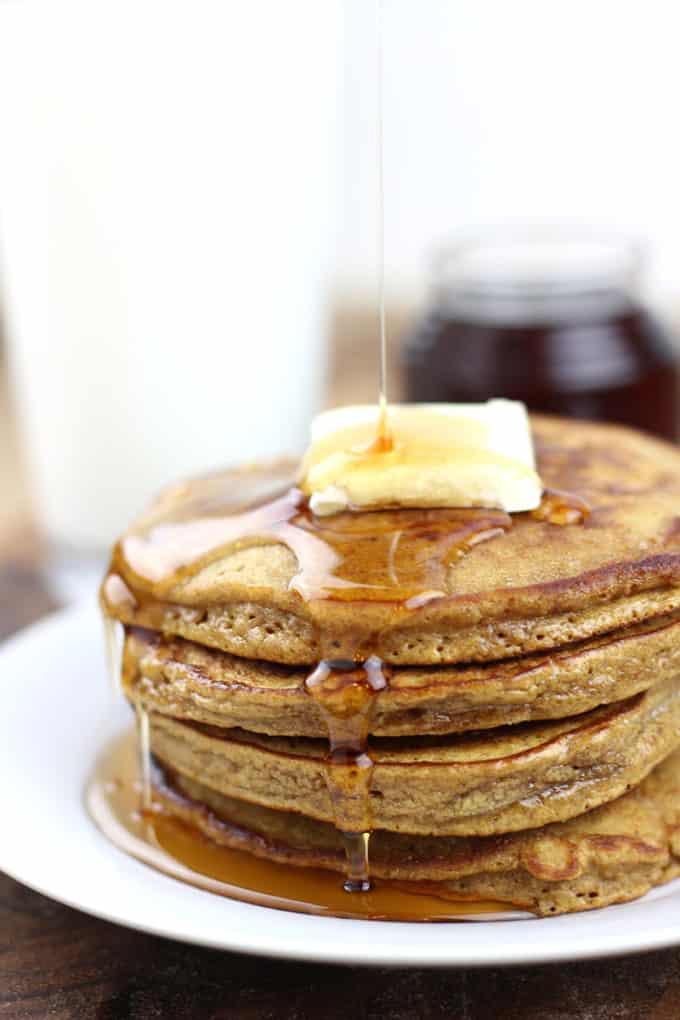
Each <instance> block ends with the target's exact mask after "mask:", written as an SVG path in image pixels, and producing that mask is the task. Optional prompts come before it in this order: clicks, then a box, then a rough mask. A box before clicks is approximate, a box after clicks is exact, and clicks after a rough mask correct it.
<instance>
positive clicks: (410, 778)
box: [149, 677, 680, 836]
mask: <svg viewBox="0 0 680 1020" xmlns="http://www.w3.org/2000/svg"><path fill="white" fill-rule="evenodd" d="M149 720H150V737H151V750H152V751H153V753H154V754H155V755H156V756H157V758H158V759H159V760H160V762H161V763H162V764H163V765H164V766H166V767H168V768H170V769H172V770H173V771H175V772H178V773H180V774H181V775H183V776H185V777H188V778H190V779H194V780H196V781H198V782H200V783H201V784H202V785H204V786H206V787H208V788H209V789H212V790H214V791H216V792H218V793H221V794H224V795H226V796H228V797H234V798H237V799H242V800H246V801H249V802H252V803H256V804H262V805H263V806H266V807H270V808H274V809H277V810H285V811H295V812H297V813H300V814H303V815H306V816H308V817H310V818H315V819H317V820H320V821H325V822H333V821H334V818H335V815H334V807H333V801H332V799H331V796H330V793H329V789H328V786H327V778H328V772H327V765H326V754H327V747H328V745H327V742H326V741H323V740H311V739H308V738H294V737H270V736H262V735H258V734H254V733H247V732H245V731H243V730H224V729H218V728H216V727H206V726H203V725H200V724H197V723H187V722H181V721H178V720H175V719H171V718H168V717H166V716H163V715H160V714H156V713H152V714H151V715H150V716H149ZM679 743H680V678H679V677H676V678H673V679H671V680H666V681H664V682H663V683H660V684H657V685H656V686H654V687H652V688H650V690H648V691H646V692H644V693H641V694H636V695H634V696H633V697H631V698H628V699H627V700H625V701H621V702H616V703H614V704H613V705H609V706H606V707H603V708H599V709H595V710H593V711H591V712H588V713H585V714H583V715H580V716H575V717H573V718H570V719H566V720H560V721H552V722H541V723H525V724H522V725H518V726H509V727H504V728H502V729H497V730H490V731H485V732H484V731H483V732H480V733H477V734H467V735H463V736H460V735H459V736H448V737H442V736H438V737H432V738H428V737H420V738H415V737H413V738H398V739H389V738H373V739H372V741H371V743H370V746H369V754H370V762H372V763H373V768H372V776H371V777H370V794H369V798H368V803H369V814H370V818H371V821H372V827H373V828H377V829H387V830H390V831H395V832H405V833H413V834H418V835H431V834H434V835H460V836H463V835H476V836H488V835H492V834H497V833H504V832H510V831H516V830H521V829H526V828H530V827H531V828H534V827H536V826H540V825H545V824H548V823H551V822H554V821H563V820H565V819H567V818H572V817H574V816H575V815H577V814H580V813H583V812H585V811H589V810H590V809H592V808H594V807H596V806H598V805H600V804H603V803H606V802H607V801H610V800H613V799H614V798H616V797H618V796H620V795H621V794H623V793H624V792H626V791H627V790H629V789H630V788H631V787H632V786H633V785H635V784H637V783H639V782H640V781H641V780H642V779H643V778H644V777H645V776H646V775H647V774H648V773H649V772H650V771H651V769H652V768H654V766H655V765H657V764H658V763H659V762H660V761H661V760H662V759H663V758H664V757H665V756H666V755H668V754H669V753H671V752H672V751H673V750H674V749H675V748H676V747H677V746H678V744H679ZM367 764H368V760H366V759H365V760H364V761H363V762H362V763H361V764H360V763H358V762H357V761H356V760H355V761H354V763H353V764H352V765H347V766H346V768H347V769H349V770H350V771H351V770H352V769H353V770H354V772H356V771H357V770H358V769H359V768H361V769H365V768H366V767H367Z"/></svg>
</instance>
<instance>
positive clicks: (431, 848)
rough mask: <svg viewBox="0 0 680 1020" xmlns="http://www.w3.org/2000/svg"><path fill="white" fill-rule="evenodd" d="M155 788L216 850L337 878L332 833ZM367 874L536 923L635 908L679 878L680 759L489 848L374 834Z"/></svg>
mask: <svg viewBox="0 0 680 1020" xmlns="http://www.w3.org/2000/svg"><path fill="white" fill-rule="evenodd" d="M153 780H154V787H155V797H156V798H157V800H158V801H159V802H160V803H161V804H162V805H163V806H164V807H165V808H166V809H167V810H168V811H169V812H171V813H172V814H173V815H175V816H177V817H179V818H182V819H184V821H186V822H189V823H190V824H192V825H193V826H195V827H196V828H198V829H199V830H201V831H202V832H203V833H204V834H205V835H207V836H209V837H210V838H211V839H212V840H214V841H216V842H217V843H220V844H222V845H225V846H229V847H233V848H236V849H239V850H246V851H247V852H249V853H252V854H255V855H256V856H258V857H263V858H266V859H269V860H274V861H279V862H285V863H289V864H294V865H298V866H307V867H323V868H328V869H332V870H334V871H338V872H342V871H344V867H345V862H344V853H343V849H342V843H341V840H340V835H339V833H337V832H336V830H335V829H334V828H333V827H332V826H330V825H325V824H323V823H322V822H315V821H311V820H310V819H308V818H305V817H303V816H300V815H295V814H288V813H284V812H277V811H272V810H270V809H268V808H265V807H260V806H256V805H253V804H248V803H246V802H243V801H239V800H233V799H230V798H228V797H225V796H223V795H221V794H219V793H216V792H215V791H214V790H212V789H210V788H208V787H207V786H205V785H203V784H201V783H198V782H196V781H195V780H192V779H188V778H186V777H183V776H181V775H177V774H173V773H165V772H164V771H163V770H161V769H156V770H154V776H153ZM371 868H372V871H373V874H374V875H376V876H377V877H382V878H389V879H393V880H397V881H399V882H400V883H407V884H408V887H409V888H413V889H420V890H421V891H426V890H427V891H429V892H435V893H436V894H437V895H440V896H445V897H446V896H447V895H448V896H451V897H452V898H456V897H457V898H460V897H461V896H470V897H473V898H483V899H492V900H500V901H502V902H505V903H507V904H508V905H511V906H513V907H520V908H523V909H526V910H530V911H533V912H534V913H536V914H541V915H547V914H559V913H565V912H571V911H579V910H590V909H593V908H596V907H603V906H606V905H607V904H610V903H620V902H623V901H626V900H631V899H634V898H636V897H638V896H641V895H643V894H644V893H645V892H647V891H648V890H649V889H650V888H651V887H652V886H654V885H658V884H660V883H662V882H666V881H668V880H669V879H671V878H673V877H675V876H676V875H678V874H679V873H680V752H675V753H674V754H672V755H671V756H670V757H668V758H667V759H666V760H665V761H664V762H663V763H661V764H660V765H658V766H657V767H656V768H655V769H654V771H653V772H652V773H651V774H650V775H649V776H648V777H647V778H646V779H645V780H644V781H643V782H642V784H641V785H640V786H639V787H638V788H637V789H635V790H633V791H631V792H630V793H628V794H626V795H625V796H623V797H620V798H619V799H617V800H615V801H613V802H612V803H610V804H607V805H605V806H603V807H599V808H596V809H595V810H593V811H590V812H589V813H588V814H585V815H582V816H581V817H579V818H575V819H572V820H571V821H568V822H562V823H556V824H553V825H549V826H546V827H545V828H541V829H532V830H529V831H525V832H519V833H513V834H511V835H506V836H502V837H493V838H486V839H485V838H481V839H474V838H460V837H458V838H445V837H429V838H428V837H409V836H403V835H399V834H395V833H387V832H375V833H374V834H373V836H372V837H371ZM413 883H417V885H413Z"/></svg>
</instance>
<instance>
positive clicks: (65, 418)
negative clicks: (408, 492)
mask: <svg viewBox="0 0 680 1020" xmlns="http://www.w3.org/2000/svg"><path fill="white" fill-rule="evenodd" d="M339 48H340V39H339V16H338V10H337V4H336V2H335V0H324V2H323V3H319V2H318V0H288V2H286V3H279V2H277V0H248V2H243V3H240V2H238V3H237V2H225V0H215V2H206V0H192V2H187V3H177V2H175V3H168V2H159V0H133V2H127V0H123V2H121V0H108V2H103V0H83V2H74V0H68V2H65V0H60V2H59V3H47V2H46V3H40V2H32V0H26V2H24V3H22V4H2V5H0V139H1V143H0V144H1V147H2V148H1V156H0V243H1V245H2V253H3V291H4V305H5V315H6V319H7V332H8V334H9V339H10V347H11V355H12V364H13V375H14V380H15V384H16V388H17V403H18V405H19V410H20V413H21V420H22V425H23V431H24V437H25V444H26V449H27V453H28V457H29V466H30V468H31V470H32V480H33V483H34V489H35V495H36V506H37V509H38V511H39V514H40V516H41V518H42V521H43V523H44V526H45V528H46V531H47V533H48V535H49V536H50V537H51V538H52V539H53V540H54V541H55V542H57V543H59V544H61V545H62V546H72V547H76V548H79V549H85V548H90V549H93V550H96V549H101V548H103V547H105V546H106V545H108V543H109V542H110V541H111V540H112V539H113V537H114V536H115V535H116V533H117V532H119V531H120V530H121V528H123V527H124V526H125V524H126V522H127V521H128V520H129V518H130V517H131V516H132V515H133V514H134V513H135V512H136V511H137V510H139V509H140V507H141V506H142V505H143V504H144V503H145V502H146V500H147V499H148V497H149V496H150V494H151V493H152V492H153V491H154V490H156V489H157V488H158V487H159V486H161V485H163V484H164V483H166V482H168V481H169V480H172V479H174V478H177V477H181V476H182V475H186V474H190V473H195V472H200V471H203V470H206V469H211V468H215V467H217V466H220V465H223V464H229V463H233V462H237V461H243V460H249V459H251V458H257V457H269V456H274V455H277V454H281V453H285V452H295V451H299V450H301V449H302V447H303V446H304V445H305V442H306V438H307V432H308V426H309V422H310V419H311V417H312V415H313V414H314V413H315V412H316V411H317V410H318V409H319V407H320V405H321V403H322V400H323V380H324V370H325V339H324V329H325V298H326V280H327V270H328V264H329V256H331V255H332V249H333V228H334V224H333V222H332V219H333V215H332V214H333V210H334V209H335V208H336V205H337V202H336V195H335V184H334V170H335V151H334V144H335V138H336V124H335V119H336V104H337V87H338V63H339V61H338V51H339Z"/></svg>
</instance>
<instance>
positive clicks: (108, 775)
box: [86, 733, 515, 921]
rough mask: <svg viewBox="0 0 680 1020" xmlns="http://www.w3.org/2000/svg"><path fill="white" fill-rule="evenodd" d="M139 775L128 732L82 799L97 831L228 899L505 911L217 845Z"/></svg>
mask: <svg viewBox="0 0 680 1020" xmlns="http://www.w3.org/2000/svg"><path fill="white" fill-rule="evenodd" d="M142 796H143V783H142V780H141V777H140V772H139V758H138V755H137V741H136V737H135V735H134V734H132V733H131V734H128V735H127V736H125V737H123V738H118V739H117V740H116V741H115V743H114V744H112V745H111V747H110V748H109V749H107V750H106V752H105V753H104V754H103V756H102V758H101V759H100V761H99V763H98V765H97V767H96V769H95V772H94V774H93V776H92V778H91V780H90V783H89V785H88V788H87V791H86V804H87V807H88V810H89V812H90V814H91V816H92V817H93V818H94V820H95V822H96V823H97V825H98V826H99V828H100V829H101V830H102V832H103V833H104V834H105V835H106V836H107V837H108V838H109V839H110V840H111V842H113V843H114V844H115V845H116V846H118V847H120V848H121V849H122V850H124V851H125V852H126V853H128V854H130V855H131V856H133V857H136V858H138V859H139V860H141V861H143V862H144V863H145V864H148V865H149V866H150V867H153V868H154V869H155V870H157V871H161V872H163V873H164V874H167V875H170V876H171V877H173V878H176V879H178V880H179V881H182V882H185V883H187V884H189V885H193V886H197V887H198V888H200V889H205V890H207V891H209V892H212V893H216V894H218V895H220V896H226V897H228V898H229V899H236V900H242V901H245V902H247V903H256V904H259V905H260V906H266V907H273V908H274V909H278V910H291V911H295V912H297V913H305V914H332V915H334V916H336V917H352V918H360V919H364V920H367V919H368V920H392V921H452V920H465V919H466V918H470V919H471V918H473V917H474V916H475V915H482V916H483V917H484V918H488V917H489V916H490V915H494V914H498V913H502V914H504V916H506V917H509V916H515V915H513V914H510V913H509V911H510V910H512V908H509V907H508V906H507V904H503V903H497V902H494V901H491V900H463V899H460V900H458V899H451V898H448V897H447V898H443V897H442V898H440V897H438V896H436V895H435V894H434V893H433V889H432V883H427V884H425V883H424V884H423V885H420V886H419V885H418V884H417V883H408V885H406V884H400V885H397V884H396V883H391V882H387V881H384V880H381V879H374V880H373V881H372V884H371V888H370V890H369V889H366V888H364V889H361V890H356V891H354V892H353V894H352V895H350V896H348V895H347V893H346V892H345V891H344V889H343V885H342V883H341V882H340V881H339V876H338V875H337V874H336V873H335V872H332V871H326V870H323V869H321V868H302V867H295V866H293V865H290V864H279V863H274V862H272V861H269V860H263V859H261V858H258V857H255V856H254V855H252V854H250V853H245V852H244V851H241V850H234V849H231V848H229V847H225V846H222V845H219V844H218V843H216V842H213V841H212V840H210V839H208V838H207V837H205V836H203V835H202V834H200V833H198V832H197V831H196V830H195V829H193V827H190V826H188V825H186V824H185V823H184V822H182V821H180V820H179V819H177V818H175V817H173V816H172V815H170V814H169V813H167V812H166V811H164V810H163V808H162V806H161V805H160V803H159V802H158V801H157V800H156V801H155V802H154V803H153V804H152V806H151V807H150V809H147V810H144V809H142V808H141V806H140V800H141V798H142Z"/></svg>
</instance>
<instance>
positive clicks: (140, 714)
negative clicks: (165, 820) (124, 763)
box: [135, 702, 152, 811]
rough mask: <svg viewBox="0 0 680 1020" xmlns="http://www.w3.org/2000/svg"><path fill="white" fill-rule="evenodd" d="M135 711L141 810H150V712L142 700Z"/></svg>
mask: <svg viewBox="0 0 680 1020" xmlns="http://www.w3.org/2000/svg"><path fill="white" fill-rule="evenodd" d="M135 712H136V715H137V753H138V755H139V776H140V783H141V786H140V793H141V810H142V811H148V810H149V809H150V808H151V803H152V793H151V740H150V728H149V713H148V712H147V710H146V709H145V708H144V706H143V705H142V704H141V702H137V704H136V706H135Z"/></svg>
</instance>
